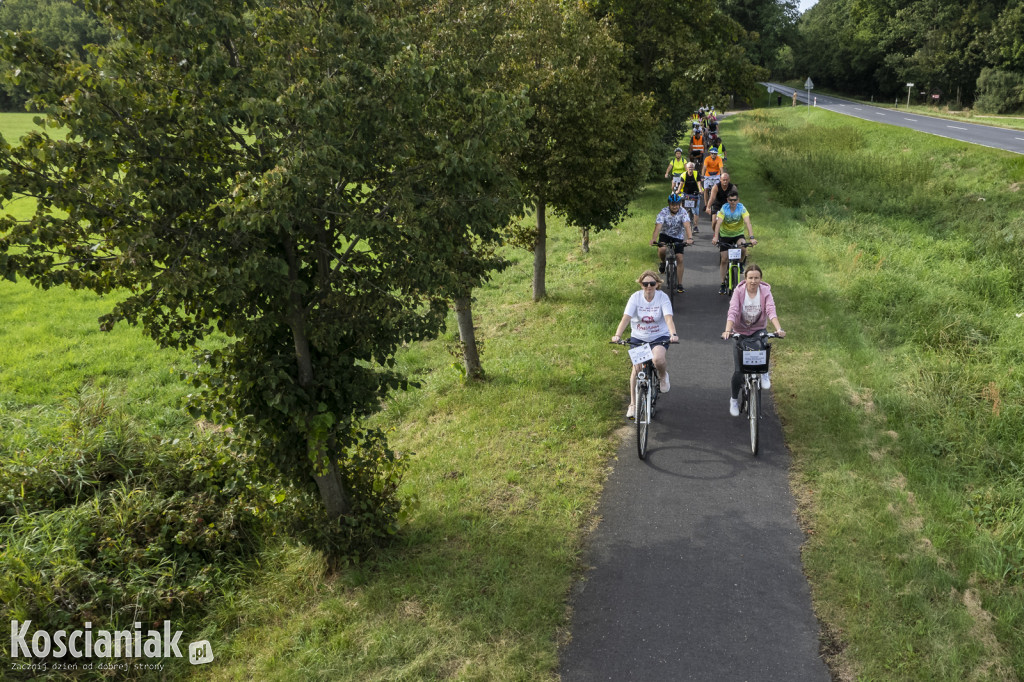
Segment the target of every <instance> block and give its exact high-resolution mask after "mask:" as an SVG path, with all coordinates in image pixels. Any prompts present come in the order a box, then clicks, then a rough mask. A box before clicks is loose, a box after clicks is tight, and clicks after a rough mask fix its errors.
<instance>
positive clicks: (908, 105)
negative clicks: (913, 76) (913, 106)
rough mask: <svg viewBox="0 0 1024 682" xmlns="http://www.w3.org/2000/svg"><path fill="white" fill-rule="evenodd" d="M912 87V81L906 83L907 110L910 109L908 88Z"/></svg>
mask: <svg viewBox="0 0 1024 682" xmlns="http://www.w3.org/2000/svg"><path fill="white" fill-rule="evenodd" d="M912 87H914V84H913V83H907V110H908V111H909V110H910V88H912Z"/></svg>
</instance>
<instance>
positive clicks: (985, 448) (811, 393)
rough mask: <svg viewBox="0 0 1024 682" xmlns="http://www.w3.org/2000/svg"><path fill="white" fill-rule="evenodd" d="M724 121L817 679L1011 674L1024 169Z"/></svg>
mask: <svg viewBox="0 0 1024 682" xmlns="http://www.w3.org/2000/svg"><path fill="white" fill-rule="evenodd" d="M742 129H743V131H744V136H743V137H742V139H743V143H744V144H745V145H747V146H746V148H745V149H744V148H743V147H739V149H738V151H740V152H741V154H736V156H737V158H739V159H743V163H747V162H755V163H756V171H755V169H754V167H750V168H749V170H750V171H752V172H756V174H757V175H759V176H760V177H761V178H764V179H767V180H768V181H769V182H770V185H771V189H770V192H771V196H770V203H768V204H761V202H759V201H752V202H751V204H752V205H753V208H752V210H758V217H761V219H762V223H763V222H764V221H765V220H767V221H768V222H769V223H770V224H769V227H768V230H762V229H761V228H758V230H757V233H758V235H759V236H762V234H764V236H766V237H770V239H771V243H770V245H768V246H767V248H764V249H760V250H759V253H758V257H759V259H760V258H762V257H763V258H764V260H765V261H766V266H769V267H766V279H767V280H768V281H770V282H771V283H772V284H773V286H775V287H776V289H777V290H778V292H779V293H778V295H777V298H778V300H779V302H780V306H782V307H780V311H782V312H783V313H784V315H785V317H784V318H783V319H784V320H785V323H786V329H787V331H790V332H791V333H792V335H791V337H789V338H787V344H786V345H787V348H788V349H789V350H790V351H791V353H792V358H791V361H789V362H780V363H779V364H778V366H777V370H776V381H775V382H774V383H775V386H776V388H775V397H776V400H777V403H778V407H779V411H780V413H781V415H782V417H783V420H784V424H785V429H786V435H787V441H788V443H789V444H790V447H791V449H792V452H793V456H794V467H795V471H794V488H795V490H796V491H797V492H798V495H799V498H800V500H801V507H802V512H801V513H802V517H803V519H804V521H805V522H806V525H807V528H808V532H809V533H810V536H809V541H808V543H807V545H806V548H805V552H804V562H805V566H806V570H807V573H808V576H809V578H810V580H811V583H812V585H813V592H814V602H815V606H816V609H817V611H818V613H819V615H820V617H821V618H822V619H823V621H824V622H825V623H827V624H828V630H829V637H830V638H831V639H833V642H832V644H833V653H834V658H833V661H832V663H833V664H834V666H835V667H834V669H835V670H836V671H837V672H839V673H841V675H842V677H843V678H844V679H865V680H875V679H885V680H889V679H908V680H939V679H942V680H960V679H991V680H1007V679H1017V678H1024V448H1022V447H1021V443H1022V442H1024V388H1022V381H1021V378H1022V377H1021V369H1020V367H1021V364H1022V360H1024V319H1022V318H1021V315H1022V313H1024V305H1022V304H1021V300H1020V299H1021V291H1022V287H1021V281H1022V276H1024V247H1022V246H1021V244H1020V242H1021V238H1022V237H1024V192H1021V191H1020V189H1021V186H1022V184H1024V157H1020V156H1017V155H1013V154H1010V153H1003V152H995V151H993V150H990V149H983V148H980V147H974V146H971V145H964V144H960V143H956V142H953V141H950V140H944V139H941V138H936V137H933V136H929V135H924V134H916V133H908V132H907V131H903V130H896V129H891V128H889V127H886V126H877V125H873V124H870V123H866V122H861V121H856V120H851V119H849V118H848V117H842V116H840V115H838V114H832V113H830V112H825V111H820V110H818V111H812V112H806V111H801V112H799V113H796V112H793V111H792V110H788V109H782V110H773V111H771V112H768V111H767V110H760V111H757V112H752V113H751V114H749V115H746V116H745V117H744V119H743V124H742ZM742 177H743V178H744V179H739V180H738V182H739V183H740V186H741V187H742V188H743V189H744V190H746V189H747V187H749V185H750V180H749V179H747V171H746V170H745V171H744V172H743V174H742ZM748 205H750V204H748Z"/></svg>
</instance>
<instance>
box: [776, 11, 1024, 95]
mask: <svg viewBox="0 0 1024 682" xmlns="http://www.w3.org/2000/svg"><path fill="white" fill-rule="evenodd" d="M798 29H799V30H798V36H797V40H796V41H794V43H793V56H794V63H793V67H794V68H793V70H792V71H791V72H790V73H789V74H788V75H791V76H792V77H795V78H803V77H806V76H807V75H810V76H812V77H813V79H814V82H815V83H816V84H818V85H823V86H826V87H831V88H834V89H836V90H840V91H842V92H847V93H850V94H857V95H863V96H865V97H867V96H874V97H875V98H876V99H877V100H879V101H884V100H890V101H892V100H893V99H894V98H897V97H900V96H902V97H906V95H907V85H906V84H907V83H914V85H915V87H914V89H913V91H912V93H911V95H912V96H911V99H912V101H917V102H922V103H923V101H924V100H928V101H934V100H933V98H932V95H935V94H937V95H939V99H938V103H940V104H943V105H947V104H948V105H950V106H953V107H957V106H962V107H975V108H977V109H979V110H983V111H987V112H993V113H1008V112H1011V111H1019V110H1020V109H1021V108H1022V107H1024V2H1022V1H1021V0H973V1H971V2H953V1H951V0H820V2H818V3H817V4H816V5H815V6H814V7H812V8H811V9H810V10H808V11H807V12H805V13H804V14H803V15H802V16H801V17H800V21H799V24H798ZM922 92H923V93H925V94H924V95H922V94H921V93H922Z"/></svg>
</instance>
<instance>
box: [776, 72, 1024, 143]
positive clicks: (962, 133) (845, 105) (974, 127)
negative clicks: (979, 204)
mask: <svg viewBox="0 0 1024 682" xmlns="http://www.w3.org/2000/svg"><path fill="white" fill-rule="evenodd" d="M761 85H764V86H771V87H772V88H773V89H774V90H775V92H776V93H778V94H781V95H782V104H783V106H792V101H791V98H792V96H793V88H790V87H786V86H785V85H779V84H778V83H761ZM796 93H797V101H798V102H802V103H803V104H804V105H806V104H807V91H806V90H797V91H796ZM771 97H772V99H773V100H774V98H775V97H776V95H775V94H772V95H771ZM811 99H812V101H813V100H814V99H817V106H818V108H821V109H828V110H829V111H835V112H837V113H840V114H845V115H847V116H854V117H856V118H862V119H864V120H865V121H874V122H875V123H886V124H888V125H894V126H899V127H901V128H910V129H912V130H917V131H920V132H922V133H929V134H931V135H938V136H939V137H948V138H950V139H953V140H959V141H960V142H970V143H972V144H980V145H982V146H985V147H992V148H994V149H1004V150H1006V151H1009V152H1016V153H1017V154H1024V130H1011V129H1009V128H996V127H994V126H987V125H979V124H977V123H965V122H962V121H954V120H950V119H948V118H935V117H933V116H922V115H920V114H912V113H908V112H906V111H901V110H899V109H884V108H882V107H873V106H871V105H870V104H864V103H863V102H855V101H853V100H848V99H841V98H839V97H830V96H828V95H815V94H814V91H813V90H811Z"/></svg>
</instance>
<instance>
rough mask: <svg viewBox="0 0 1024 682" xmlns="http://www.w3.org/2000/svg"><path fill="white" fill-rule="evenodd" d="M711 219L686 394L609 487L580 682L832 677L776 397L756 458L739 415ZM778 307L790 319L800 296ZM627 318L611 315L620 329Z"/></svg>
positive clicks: (575, 653)
mask: <svg viewBox="0 0 1024 682" xmlns="http://www.w3.org/2000/svg"><path fill="white" fill-rule="evenodd" d="M754 224H755V227H756V224H757V223H756V218H755V223H754ZM704 228H705V229H704V230H702V233H701V234H699V235H697V236H696V241H697V245H696V246H694V247H692V248H689V249H687V250H686V271H685V276H684V285H685V286H686V288H687V293H686V294H683V295H681V296H680V295H676V306H675V308H676V315H675V318H676V320H677V322H676V325H677V328H678V330H679V333H680V345H678V346H672V347H671V349H670V350H669V370H670V376H671V378H672V390H671V392H670V393H668V394H666V395H663V396H662V397H661V398H660V399H659V404H658V407H659V410H658V413H657V414H656V415H655V420H654V423H653V424H652V427H651V442H650V444H649V446H648V447H649V454H648V459H647V461H646V462H644V461H641V460H639V459H638V458H637V455H636V438H635V431H633V430H632V429H631V430H630V432H629V436H630V437H629V438H626V439H625V441H624V442H623V444H622V446H621V448H620V450H619V453H618V459H617V461H616V462H615V463H614V468H613V471H612V473H611V475H610V477H609V479H608V481H607V484H606V486H605V490H604V493H603V495H602V498H601V502H600V507H599V511H598V513H599V514H600V517H601V520H600V523H599V525H598V527H597V529H596V530H595V531H594V533H593V534H592V535H591V538H590V546H589V550H588V555H587V557H586V559H585V561H586V563H587V565H588V566H589V569H588V570H587V572H586V574H585V576H584V577H583V579H582V580H581V581H580V582H579V583H578V585H577V586H576V588H575V591H574V594H573V597H572V599H571V606H572V609H573V617H572V629H571V640H570V642H569V643H568V644H567V645H566V647H565V649H564V650H563V652H562V659H561V670H560V672H561V678H562V680H563V681H564V682H576V681H579V682H593V681H595V680H615V681H619V680H644V681H645V682H657V681H659V680H672V681H675V680H709V681H714V682H720V681H725V680H728V681H733V680H758V681H766V680H786V681H787V682H794V681H800V680H821V681H827V680H829V679H830V675H829V672H828V670H827V668H826V666H825V664H824V663H823V662H822V661H821V659H820V658H819V655H818V649H819V642H818V623H817V621H816V620H815V617H814V615H813V613H812V611H811V601H810V590H809V587H808V584H807V581H806V579H805V578H804V575H803V572H802V567H801V563H800V545H801V543H802V542H803V541H804V537H803V534H802V532H801V530H800V528H799V527H798V525H797V522H796V518H795V506H796V505H795V502H794V500H793V498H792V496H791V494H790V490H789V485H788V480H787V469H788V466H789V455H788V453H787V451H786V448H785V445H784V443H783V439H782V429H781V426H780V424H779V421H778V417H777V416H776V415H775V412H774V406H773V404H772V402H771V399H770V398H769V397H768V395H767V392H766V393H765V394H763V395H764V396H765V400H764V410H765V412H766V415H765V419H764V421H763V423H762V444H761V454H760V455H759V457H757V458H756V459H755V458H754V457H753V456H752V455H751V454H750V448H749V441H748V430H747V429H748V425H747V422H746V421H744V420H743V419H742V418H734V417H731V416H729V410H728V403H729V388H728V386H729V378H730V376H731V374H732V353H731V347H730V346H729V344H728V343H727V342H725V341H722V340H721V339H720V337H719V334H720V333H721V331H722V330H723V329H724V328H725V314H726V310H727V307H728V301H727V299H726V297H724V296H719V295H718V293H717V292H718V283H719V279H718V266H717V252H718V250H717V248H716V247H712V246H711V243H710V234H709V233H710V228H708V227H707V221H706V220H705V221H704ZM756 234H757V233H756V231H755V235H756ZM754 251H755V252H756V249H754ZM651 253H652V260H653V258H654V249H653V248H652V249H651ZM754 255H755V256H756V253H755V254H754ZM752 260H754V261H756V257H752ZM765 269H766V273H765V274H766V276H765V280H766V281H767V282H769V283H771V271H770V268H768V267H766V268H765ZM629 293H630V292H629V291H625V290H624V291H623V294H622V304H623V306H625V303H626V298H627V297H628V295H629ZM777 303H778V306H779V316H780V319H781V320H782V323H783V327H784V328H785V322H786V301H785V295H784V293H780V295H779V298H778V300H777ZM620 314H621V313H620V312H618V311H615V315H614V316H612V315H611V313H609V317H608V320H609V322H608V324H609V327H608V335H609V337H610V336H611V334H612V333H613V332H614V331H615V321H616V320H617V319H618V318H619V316H620ZM776 343H778V344H780V345H781V344H784V343H786V342H785V340H779V341H777V342H776ZM609 348H611V347H609ZM610 354H611V351H609V355H610ZM620 357H621V358H622V359H621V363H622V373H623V374H622V381H623V385H622V389H623V393H625V392H626V379H627V378H628V365H627V361H626V359H625V357H624V353H623V355H622V356H620Z"/></svg>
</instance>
